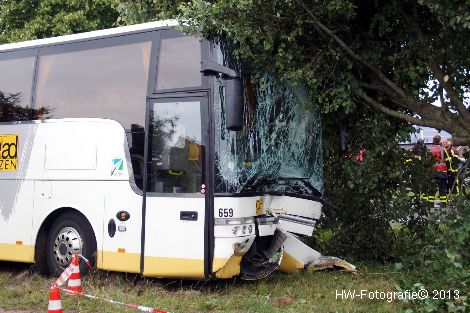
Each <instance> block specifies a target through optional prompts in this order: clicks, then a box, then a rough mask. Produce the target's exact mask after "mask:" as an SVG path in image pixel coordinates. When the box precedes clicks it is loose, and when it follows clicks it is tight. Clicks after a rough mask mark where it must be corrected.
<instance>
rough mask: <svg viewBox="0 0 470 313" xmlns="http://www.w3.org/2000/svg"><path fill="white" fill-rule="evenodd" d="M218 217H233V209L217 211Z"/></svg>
mask: <svg viewBox="0 0 470 313" xmlns="http://www.w3.org/2000/svg"><path fill="white" fill-rule="evenodd" d="M219 217H233V209H219Z"/></svg>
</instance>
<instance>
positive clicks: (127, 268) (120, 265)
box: [96, 251, 140, 273]
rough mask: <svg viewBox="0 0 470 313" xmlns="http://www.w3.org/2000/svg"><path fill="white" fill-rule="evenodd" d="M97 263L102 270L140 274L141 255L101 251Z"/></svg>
mask: <svg viewBox="0 0 470 313" xmlns="http://www.w3.org/2000/svg"><path fill="white" fill-rule="evenodd" d="M96 263H97V267H98V268H99V269H102V270H108V271H116V272H127V273H140V253H122V252H110V251H99V252H98V255H97V262H96Z"/></svg>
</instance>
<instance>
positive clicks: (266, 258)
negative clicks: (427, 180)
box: [213, 44, 323, 279]
mask: <svg viewBox="0 0 470 313" xmlns="http://www.w3.org/2000/svg"><path fill="white" fill-rule="evenodd" d="M226 46H227V45H226V44H222V47H223V48H222V49H220V48H216V49H215V54H214V55H215V57H216V60H215V61H216V62H217V63H218V64H222V65H224V66H227V67H228V68H231V69H235V70H236V71H237V72H238V73H239V74H240V75H241V78H242V80H243V97H244V100H243V103H244V121H243V128H242V130H241V131H237V132H235V131H229V130H227V128H226V125H225V122H226V120H225V118H226V116H225V110H226V105H227V104H226V103H225V101H224V97H225V90H224V89H225V83H226V81H224V80H223V79H222V78H215V79H214V80H213V84H214V85H213V91H214V126H215V127H214V131H215V143H214V146H215V171H214V172H215V194H216V197H215V199H214V209H215V217H216V226H215V228H216V232H215V255H216V257H215V258H214V266H213V270H214V272H216V277H219V278H228V277H232V276H235V275H240V276H241V277H242V278H244V279H260V278H262V277H265V276H267V275H268V274H269V273H271V272H272V271H273V270H275V269H277V268H279V266H281V268H280V269H281V270H283V271H285V272H293V271H296V270H298V269H300V268H303V267H305V266H306V265H307V263H306V262H310V261H311V260H313V259H314V258H317V257H318V256H319V255H320V254H319V253H317V252H316V251H314V250H313V249H311V248H309V247H307V246H306V245H305V244H303V243H302V242H301V241H299V240H298V239H297V238H296V237H295V236H293V235H292V234H291V233H295V234H299V235H306V236H310V235H312V233H313V230H314V226H315V223H316V221H317V220H318V219H319V218H320V215H321V204H320V202H318V201H317V200H319V198H320V197H321V194H322V191H323V182H322V175H323V172H322V166H323V163H322V155H321V149H322V147H321V123H320V115H319V112H318V111H316V110H314V109H312V108H309V107H308V93H307V91H306V88H304V86H303V85H301V84H298V85H291V84H288V83H285V82H281V81H279V80H278V79H276V78H275V75H273V74H269V73H265V74H263V75H256V74H253V73H249V72H248V71H247V70H245V69H244V68H243V66H239V63H237V62H235V61H233V59H232V58H230V48H229V47H226ZM226 209H227V210H228V214H230V212H232V211H230V209H233V212H234V214H236V216H235V215H234V216H233V217H232V216H223V214H225V210H226ZM235 212H237V213H235ZM242 212H243V213H242ZM250 216H251V217H254V225H256V236H255V234H254V233H253V234H252V233H248V232H247V233H246V234H243V235H244V236H245V237H242V238H246V243H245V241H244V240H243V239H242V238H235V237H236V236H239V235H240V234H238V232H239V230H240V229H244V225H243V224H241V225H240V226H237V225H235V224H232V226H231V227H228V225H226V224H225V222H223V220H224V219H226V220H227V223H236V220H240V221H242V219H243V218H248V217H250ZM240 223H242V222H240ZM247 227H249V225H247ZM222 229H223V232H224V235H223V236H222ZM232 233H233V234H234V235H232ZM219 234H220V236H219ZM235 234H236V235H235ZM232 236H234V237H232ZM227 237H230V239H229V238H227ZM229 242H232V244H229ZM240 242H243V243H244V244H243V245H244V246H245V247H250V248H249V250H247V251H246V248H245V249H244V250H243V252H241V251H240V249H238V248H237V247H238V246H239V245H240ZM274 250H276V251H274Z"/></svg>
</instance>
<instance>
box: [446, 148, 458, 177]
mask: <svg viewBox="0 0 470 313" xmlns="http://www.w3.org/2000/svg"><path fill="white" fill-rule="evenodd" d="M446 153H447V154H446V165H447V171H448V172H449V173H457V172H458V171H459V156H458V154H457V149H455V148H454V147H449V148H448V149H447V151H446Z"/></svg>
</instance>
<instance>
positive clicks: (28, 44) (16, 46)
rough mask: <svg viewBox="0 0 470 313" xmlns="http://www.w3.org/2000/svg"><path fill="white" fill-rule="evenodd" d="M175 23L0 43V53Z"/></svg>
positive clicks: (152, 28)
mask: <svg viewBox="0 0 470 313" xmlns="http://www.w3.org/2000/svg"><path fill="white" fill-rule="evenodd" d="M176 25H178V21H177V20H165V21H156V22H149V23H143V24H136V25H129V26H122V27H116V28H109V29H103V30H95V31H91V32H86V33H79V34H72V35H65V36H59V37H52V38H44V39H36V40H28V41H22V42H16V43H9V44H4V45H0V53H1V52H6V51H12V50H20V49H27V48H38V47H42V46H49V45H56V44H62V43H70V42H75V41H82V40H86V39H97V38H102V37H109V36H114V35H124V34H128V33H135V32H142V31H148V30H154V29H160V28H168V27H172V26H176Z"/></svg>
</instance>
